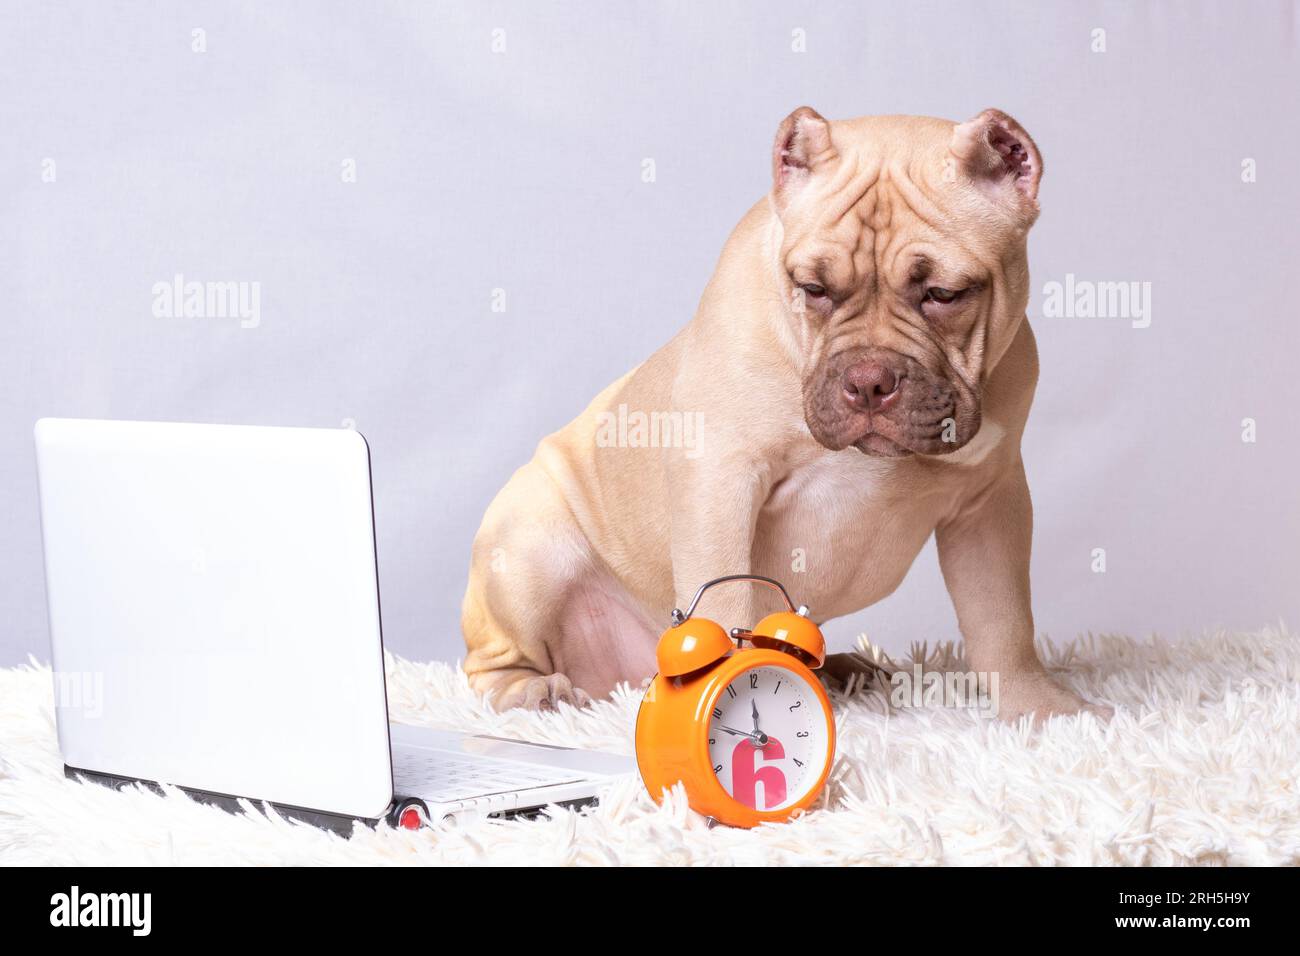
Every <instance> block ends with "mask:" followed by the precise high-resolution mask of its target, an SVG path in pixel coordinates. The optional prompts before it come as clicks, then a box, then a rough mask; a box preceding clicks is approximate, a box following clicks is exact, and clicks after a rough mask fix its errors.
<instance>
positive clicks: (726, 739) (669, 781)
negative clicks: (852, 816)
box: [636, 574, 835, 827]
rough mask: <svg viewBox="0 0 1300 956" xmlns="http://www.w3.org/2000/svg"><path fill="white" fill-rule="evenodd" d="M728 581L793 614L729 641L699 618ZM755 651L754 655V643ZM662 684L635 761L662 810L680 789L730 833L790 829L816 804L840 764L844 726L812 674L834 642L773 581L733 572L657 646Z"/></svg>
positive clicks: (641, 729) (644, 709)
mask: <svg viewBox="0 0 1300 956" xmlns="http://www.w3.org/2000/svg"><path fill="white" fill-rule="evenodd" d="M730 581H748V582H754V583H758V584H765V585H767V586H768V587H771V588H774V589H775V590H777V591H779V592H780V593H781V596H782V597H783V598H784V599H785V603H786V607H787V608H788V610H785V611H777V612H776V613H775V614H769V615H768V616H767V617H765V618H763V620H761V621H759V622H758V624H756V625H755V626H754V628H753V630H751V631H746V630H742V629H740V628H733V629H732V631H731V636H728V634H727V632H726V631H724V630H723V629H722V627H721V626H720V625H718V624H716V623H715V622H713V621H710V620H708V619H706V618H700V617H693V616H692V615H693V614H694V613H695V608H696V606H697V605H698V604H699V603H700V598H701V597H703V596H704V592H705V591H707V590H708V589H709V588H711V587H713V586H714V585H718V584H723V583H725V582H730ZM746 642H748V643H749V645H750V646H749V647H746V646H745V643H746ZM656 656H657V658H658V663H659V673H658V674H656V675H655V677H654V680H653V681H652V682H651V684H650V687H649V689H648V690H647V691H646V694H645V697H644V698H643V699H642V701H641V708H640V710H639V711H638V712H637V718H636V760H637V766H638V768H639V769H640V771H641V779H642V780H643V781H644V782H645V785H646V789H647V790H649V791H650V795H651V796H653V797H654V798H655V799H656V800H659V801H661V802H662V800H663V792H664V790H665V789H671V788H672V787H673V785H674V784H676V783H677V782H678V781H680V782H681V783H682V785H683V786H684V787H685V789H686V796H687V800H688V802H689V803H690V805H691V808H692V809H693V810H696V811H697V812H699V813H702V814H704V815H706V816H709V817H713V818H714V819H715V820H717V821H719V822H721V823H727V824H730V825H731V826H737V827H754V826H757V825H758V824H760V823H766V822H778V823H779V822H784V821H786V820H789V819H790V818H791V817H792V816H794V815H795V814H797V813H800V812H802V811H803V810H806V809H807V808H808V807H809V806H811V805H812V803H813V802H814V801H815V800H816V799H817V797H818V796H819V795H820V793H821V791H822V787H824V786H825V784H826V778H827V776H828V775H829V774H830V769H831V761H832V760H834V758H835V717H834V715H833V714H832V713H831V703H830V698H829V697H827V696H826V691H825V690H824V689H823V688H822V685H821V681H819V680H818V679H817V677H816V675H815V674H813V670H814V669H816V668H818V667H821V666H822V662H823V661H824V660H825V659H826V640H825V638H824V637H822V632H821V629H820V628H818V627H817V625H816V624H815V623H813V621H811V620H810V619H809V618H808V609H807V608H805V607H800V608H799V609H798V610H796V609H795V606H794V603H793V602H792V601H791V600H790V595H789V594H787V593H786V590H785V588H784V587H782V586H781V584H780V583H779V582H777V581H774V580H772V579H771V578H764V577H758V576H756V575H749V574H730V575H727V576H725V577H721V578H715V579H714V580H712V581H708V582H706V583H704V584H702V585H701V586H700V589H699V590H698V591H696V592H695V598H694V600H692V601H691V604H690V607H688V608H687V609H686V613H685V614H683V613H682V612H681V611H680V610H674V611H673V616H672V626H671V627H670V628H668V630H666V631H664V633H663V636H662V637H660V638H659V647H658V650H657V651H656Z"/></svg>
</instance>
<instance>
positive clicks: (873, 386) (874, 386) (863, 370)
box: [844, 362, 898, 412]
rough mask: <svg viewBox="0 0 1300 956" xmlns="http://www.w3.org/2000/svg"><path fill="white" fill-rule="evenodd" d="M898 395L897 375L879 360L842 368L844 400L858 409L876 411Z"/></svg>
mask: <svg viewBox="0 0 1300 956" xmlns="http://www.w3.org/2000/svg"><path fill="white" fill-rule="evenodd" d="M897 395H898V376H897V375H895V374H894V373H893V372H892V371H890V370H889V369H888V368H886V367H885V366H884V365H881V364H880V363H879V362H858V363H857V364H855V365H850V366H849V367H848V368H846V369H845V370H844V400H845V401H847V402H848V403H849V404H850V405H852V406H853V407H854V408H856V409H858V410H860V411H872V412H878V411H880V410H881V409H882V408H884V407H885V406H886V405H888V404H891V403H892V402H893V399H894V398H895V397H896V396H897Z"/></svg>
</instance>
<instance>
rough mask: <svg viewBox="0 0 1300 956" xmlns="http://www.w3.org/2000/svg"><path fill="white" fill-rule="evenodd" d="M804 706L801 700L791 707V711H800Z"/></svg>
mask: <svg viewBox="0 0 1300 956" xmlns="http://www.w3.org/2000/svg"><path fill="white" fill-rule="evenodd" d="M802 706H803V701H801V700H796V701H795V702H794V703H793V704H791V705H790V710H791V711H795V710H798V709H799V708H800V707H802Z"/></svg>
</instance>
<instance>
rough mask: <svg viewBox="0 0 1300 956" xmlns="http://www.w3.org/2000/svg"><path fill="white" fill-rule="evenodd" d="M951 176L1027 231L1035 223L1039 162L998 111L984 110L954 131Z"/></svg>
mask: <svg viewBox="0 0 1300 956" xmlns="http://www.w3.org/2000/svg"><path fill="white" fill-rule="evenodd" d="M948 152H949V156H950V162H951V165H952V167H953V168H954V169H955V170H956V171H957V173H958V174H959V175H960V176H962V177H964V178H965V179H966V180H967V181H969V182H972V183H974V185H975V186H976V187H977V188H979V189H980V190H981V191H982V192H983V193H984V194H985V195H987V196H988V197H989V198H990V199H992V200H993V201H995V202H997V203H999V204H1000V205H1002V206H1004V207H1005V208H1006V209H1007V210H1008V211H1009V212H1011V213H1012V214H1013V215H1015V216H1016V217H1017V218H1018V219H1021V220H1022V221H1024V225H1025V226H1026V227H1027V226H1029V225H1031V224H1032V223H1033V221H1034V219H1036V218H1037V217H1038V184H1039V182H1040V181H1041V180H1042V178H1043V157H1042V156H1040V155H1039V153H1038V147H1037V146H1035V145H1034V141H1033V140H1032V139H1030V138H1029V134H1028V133H1026V132H1025V130H1024V127H1023V126H1021V125H1020V124H1019V123H1017V122H1016V121H1015V120H1013V119H1012V118H1011V117H1010V116H1008V115H1007V114H1006V113H1003V112H1002V111H1001V110H985V111H984V112H983V113H980V114H979V115H978V116H976V117H975V118H974V119H971V120H967V121H966V122H965V123H962V124H960V125H959V126H957V127H955V128H954V129H953V131H952V142H951V144H950V145H949V147H948Z"/></svg>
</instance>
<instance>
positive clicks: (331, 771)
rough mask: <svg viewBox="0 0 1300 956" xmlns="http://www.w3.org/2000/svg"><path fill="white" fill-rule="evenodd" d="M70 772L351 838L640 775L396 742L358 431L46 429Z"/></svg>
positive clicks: (522, 750)
mask: <svg viewBox="0 0 1300 956" xmlns="http://www.w3.org/2000/svg"><path fill="white" fill-rule="evenodd" d="M35 437H36V459H37V469H38V474H39V483H40V507H41V532H42V538H43V540H44V552H45V579H46V592H47V598H48V603H49V618H50V640H51V657H52V662H53V671H54V678H55V714H56V720H57V725H58V736H59V749H60V751H61V753H62V756H63V761H64V764H65V770H66V772H67V773H68V774H69V775H70V776H81V777H87V778H90V779H94V780H97V781H100V782H105V783H109V784H115V785H120V784H122V783H123V782H144V783H147V784H153V785H158V784H171V785H174V786H177V787H180V788H182V789H184V790H186V791H188V792H189V793H191V794H193V795H194V796H196V797H198V798H199V799H204V800H208V801H211V802H216V803H218V804H221V805H224V806H232V805H234V801H235V800H236V799H240V798H242V799H247V800H253V801H257V802H265V803H269V804H271V805H272V806H274V807H276V808H277V809H279V810H280V811H281V812H282V813H283V814H285V815H287V816H290V817H294V818H297V819H302V820H307V821H309V822H312V823H316V824H319V825H322V826H328V827H331V828H334V829H342V830H347V829H350V827H351V825H352V821H354V820H364V821H370V822H374V821H379V820H382V819H387V820H389V821H390V822H392V823H394V824H396V825H400V826H406V827H415V826H419V825H421V824H423V823H425V822H427V821H429V820H436V819H442V818H446V817H456V816H459V815H463V814H479V813H489V814H498V815H499V814H506V813H518V812H527V811H536V810H537V809H538V808H541V807H544V806H547V805H551V804H557V803H558V804H578V803H584V802H590V801H592V800H593V799H594V798H595V796H596V794H597V792H598V790H599V789H600V788H601V787H603V786H605V785H607V784H609V783H610V782H611V781H613V780H614V779H615V778H617V777H620V776H622V775H625V774H633V773H635V763H634V761H633V760H632V759H631V758H630V757H626V756H622V755H617V754H606V753H599V752H593V751H582V750H573V749H565V748H558V747H547V746H541V745H536V744H529V743H525V742H522V741H512V740H504V739H499V738H495V737H492V736H477V735H472V734H457V733H449V732H445V731H435V730H431V729H428V728H422V727H415V726H403V725H399V724H390V722H389V718H388V703H387V691H386V686H385V678H384V655H383V636H382V633H381V629H380V609H379V582H378V572H377V564H376V558H375V533H374V517H373V505H372V498H371V486H370V453H369V448H368V446H367V444H366V441H365V439H364V438H362V436H361V435H360V434H359V433H358V432H356V431H352V430H349V429H320V428H268V427H250V426H235V425H194V424H180V423H160V422H124V421H88V420H75V419H55V418H44V419H41V420H40V421H38V422H37V423H36V428H35Z"/></svg>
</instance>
